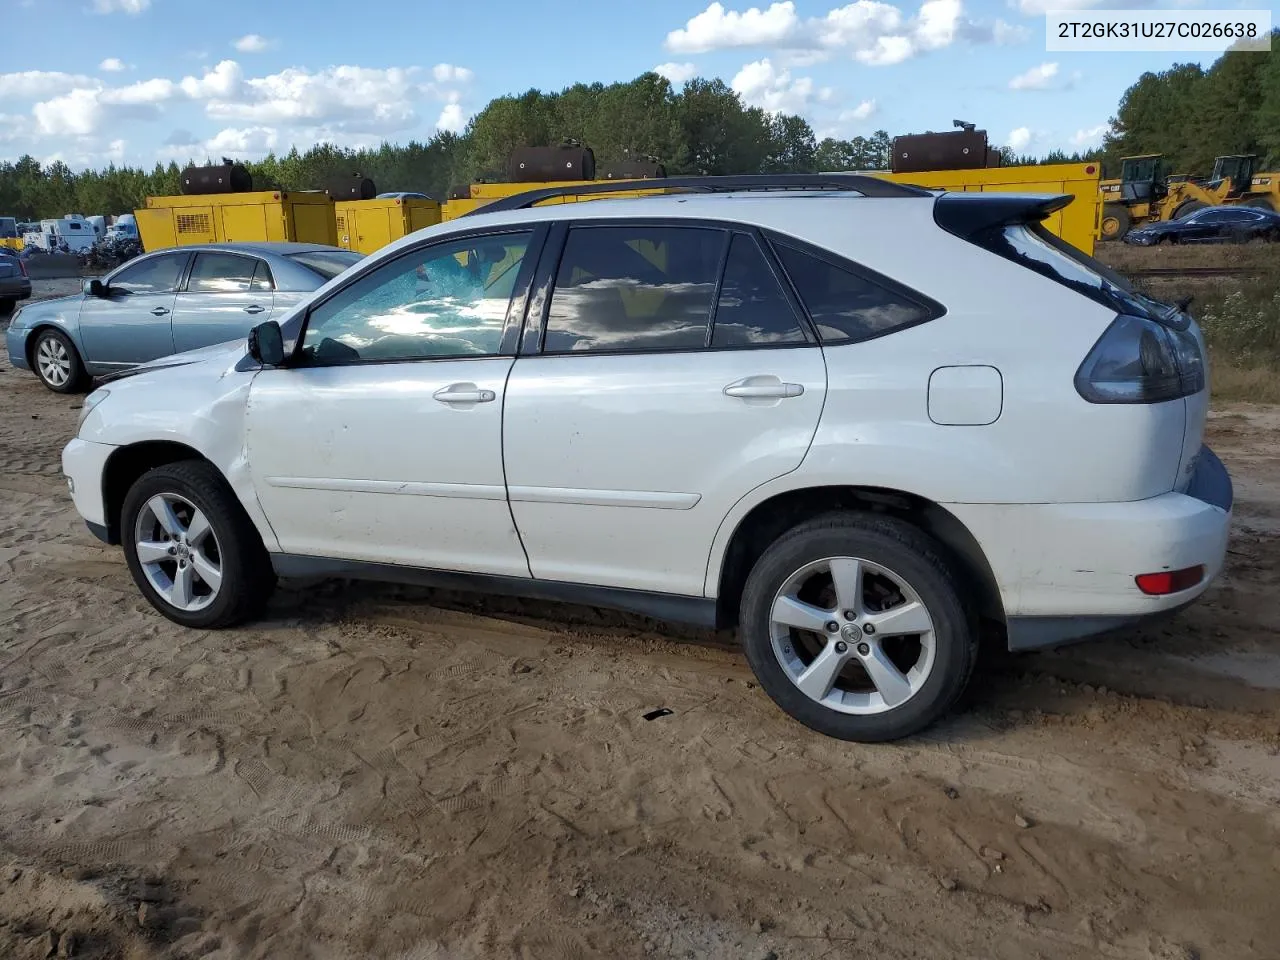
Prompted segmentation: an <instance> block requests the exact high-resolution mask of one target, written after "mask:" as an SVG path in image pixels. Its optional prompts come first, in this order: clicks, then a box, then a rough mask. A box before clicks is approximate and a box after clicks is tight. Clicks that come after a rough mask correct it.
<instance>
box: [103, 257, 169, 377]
mask: <svg viewBox="0 0 1280 960" xmlns="http://www.w3.org/2000/svg"><path fill="white" fill-rule="evenodd" d="M188 257H189V254H188V253H187V252H186V251H185V250H184V251H183V252H181V253H158V254H155V255H153V256H150V257H145V258H143V259H141V260H136V261H134V262H132V263H129V264H127V265H126V266H124V267H122V268H121V269H120V270H118V271H117V272H116V273H114V274H112V275H111V276H110V277H109V278H108V287H107V296H105V297H92V296H88V295H86V296H85V298H84V305H83V306H82V307H81V308H80V338H81V341H82V342H83V344H84V349H85V354H86V356H85V360H86V361H87V362H88V363H89V364H90V365H91V366H94V367H97V366H102V367H107V368H110V367H125V366H129V365H131V364H135V363H145V362H146V361H147V360H155V359H156V358H157V357H166V356H168V355H169V354H171V353H173V334H172V332H171V326H170V324H171V321H172V319H173V303H174V298H175V297H176V296H177V290H178V283H179V282H180V281H181V279H182V273H183V271H184V270H185V269H186V266H187V258H188Z"/></svg>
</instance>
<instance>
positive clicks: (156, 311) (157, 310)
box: [151, 307, 169, 317]
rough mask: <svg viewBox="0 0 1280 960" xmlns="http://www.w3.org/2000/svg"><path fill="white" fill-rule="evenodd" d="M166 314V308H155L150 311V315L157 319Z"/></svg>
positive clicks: (167, 310) (167, 309)
mask: <svg viewBox="0 0 1280 960" xmlns="http://www.w3.org/2000/svg"><path fill="white" fill-rule="evenodd" d="M168 312H169V308H168V307H156V308H155V309H154V310H152V311H151V313H152V314H153V315H154V316H157V317H163V316H164V315H165V314H166V313H168Z"/></svg>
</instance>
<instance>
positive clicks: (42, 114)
mask: <svg viewBox="0 0 1280 960" xmlns="http://www.w3.org/2000/svg"><path fill="white" fill-rule="evenodd" d="M98 93H99V91H97V90H86V89H77V90H72V91H71V92H70V93H68V94H66V95H65V96H61V97H54V98H53V99H52V100H46V101H44V102H43V103H37V104H36V105H35V107H33V108H32V111H31V112H32V113H33V114H35V118H36V125H37V126H38V127H39V128H40V132H41V133H44V134H48V135H50V136H59V135H68V136H75V137H87V136H89V135H90V134H92V133H94V132H96V131H97V129H98V126H99V125H100V124H101V123H102V118H103V109H102V103H101V102H100V101H99V100H98Z"/></svg>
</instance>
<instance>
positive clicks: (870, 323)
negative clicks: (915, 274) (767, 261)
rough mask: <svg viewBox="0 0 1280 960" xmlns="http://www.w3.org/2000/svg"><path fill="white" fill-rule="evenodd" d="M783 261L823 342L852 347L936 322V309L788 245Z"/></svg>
mask: <svg viewBox="0 0 1280 960" xmlns="http://www.w3.org/2000/svg"><path fill="white" fill-rule="evenodd" d="M776 248H777V252H778V259H779V260H781V261H782V266H783V268H784V269H785V270H786V271H787V275H788V276H789V277H790V278H791V283H792V284H793V285H794V286H795V289H796V293H797V294H798V295H799V296H800V302H801V303H803V304H804V308H805V310H807V311H808V312H809V316H810V318H811V319H812V320H813V325H814V326H815V327H817V329H818V336H819V337H820V338H821V340H822V342H823V343H829V344H838V343H853V342H854V341H857V340H867V339H870V338H871V337H879V336H883V335H884V334H886V333H892V332H893V331H894V330H900V329H902V328H903V327H909V326H914V325H915V324H917V323H923V322H924V321H926V320H931V319H933V317H934V316H935V315H936V311H935V309H934V308H933V307H931V306H928V305H926V304H924V303H920V302H918V301H916V300H913V299H911V298H910V297H908V296H906V295H905V294H902V293H898V292H897V291H894V290H890V289H889V288H888V287H885V286H882V285H881V284H879V283H876V282H875V281H874V280H871V279H869V278H868V277H865V276H863V275H862V274H860V273H857V272H855V271H854V270H853V269H850V268H846V267H842V266H838V265H837V264H834V263H831V262H829V261H827V260H823V259H821V258H819V257H815V256H812V255H810V254H808V253H804V252H803V251H801V250H797V249H795V248H794V247H790V246H787V245H786V244H781V243H779V244H776Z"/></svg>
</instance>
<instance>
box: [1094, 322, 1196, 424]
mask: <svg viewBox="0 0 1280 960" xmlns="http://www.w3.org/2000/svg"><path fill="white" fill-rule="evenodd" d="M1204 385H1205V379H1204V353H1203V351H1202V350H1201V349H1200V340H1199V338H1198V337H1197V336H1196V334H1195V330H1194V328H1193V327H1190V326H1188V327H1187V328H1186V329H1184V330H1175V329H1172V328H1171V327H1168V326H1166V325H1164V324H1162V323H1157V322H1156V321H1154V320H1148V319H1146V318H1145V317H1133V316H1128V315H1123V314H1122V315H1121V316H1118V317H1116V319H1115V321H1114V322H1113V323H1112V324H1111V326H1109V327H1107V330H1106V332H1105V333H1103V335H1102V336H1101V337H1100V338H1099V339H1098V342H1097V343H1095V344H1094V345H1093V349H1092V350H1090V351H1089V355H1088V356H1087V357H1085V358H1084V363H1082V364H1080V369H1079V370H1078V371H1077V372H1076V390H1077V391H1078V392H1079V394H1080V396H1082V397H1084V398H1085V399H1086V400H1088V401H1089V402H1090V403H1160V402H1161V401H1164V400H1177V399H1178V398H1179V397H1189V396H1191V395H1192V394H1195V393H1199V392H1200V391H1201V390H1203V389H1204Z"/></svg>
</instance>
